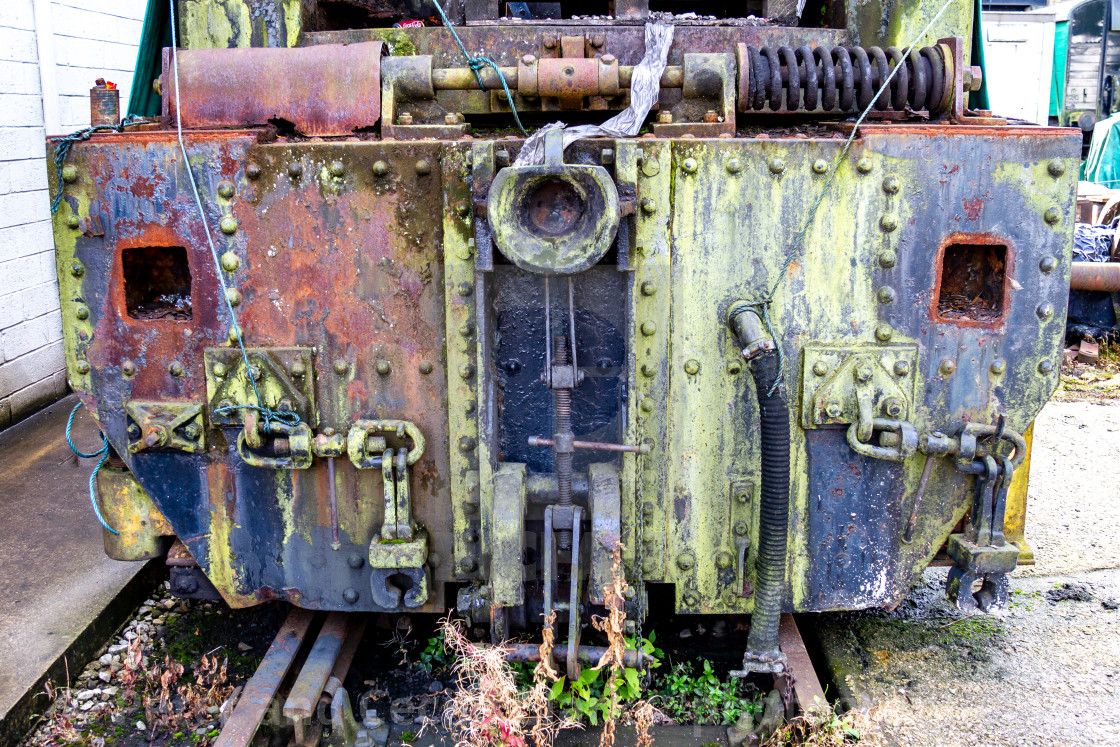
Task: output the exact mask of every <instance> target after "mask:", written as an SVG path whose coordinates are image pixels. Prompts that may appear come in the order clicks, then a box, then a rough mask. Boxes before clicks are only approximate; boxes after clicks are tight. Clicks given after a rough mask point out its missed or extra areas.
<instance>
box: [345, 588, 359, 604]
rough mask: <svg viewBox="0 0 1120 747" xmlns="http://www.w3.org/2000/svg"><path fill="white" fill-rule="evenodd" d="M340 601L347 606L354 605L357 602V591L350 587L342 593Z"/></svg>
mask: <svg viewBox="0 0 1120 747" xmlns="http://www.w3.org/2000/svg"><path fill="white" fill-rule="evenodd" d="M342 599H343V601H345V602H346V603H347V604H354V603H356V602H357V601H358V590H357V589H355V588H353V587H351V588H348V589H346V590H345V591H343V592H342Z"/></svg>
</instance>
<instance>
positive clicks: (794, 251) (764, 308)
mask: <svg viewBox="0 0 1120 747" xmlns="http://www.w3.org/2000/svg"><path fill="white" fill-rule="evenodd" d="M952 2H953V0H945V3H944V4H943V5H942V6H941V9H940V10H938V11H937V13H936V14H935V15H934V16H933V18H931V19H930V20H929V23H927V24H926V25H925V28H923V29H922V30H921V31H919V32H918V34H917V35H916V36H915V37H914V40H913V41H911V42H910V45H909V46H908V47H906V51H905V52H903V53H902V59H903V62H902V63H900V64H901V65H905V64H906V62H905V60H907V59H909V57H910V53H911V52H912V51H914V47H915V46H917V44H918V42H919V41H921V39H922V37H924V36H925V35H926V33H927V32H928V31H929V30H930V29H931V28H933V24H934V23H936V22H937V19H938V18H940V17H941V16H942V14H943V13H944V12H945V11H946V10H948V9H949V5H950V4H951V3H952ZM898 68H899V65H895V66H894V67H893V68H891V71H890V73H889V74H888V75H887V77H886V78H884V79H883V83H882V85H880V86H879V90H878V91H876V92H875V95H874V96H872V97H871V103H869V104H868V105H867V108H865V109H864V110H863V111H862V112H861V113H860V115H859V118H858V119H857V120H856V123H855V124H854V125H853V126H852V132H851V134H849V135H848V139H847V140H845V141H844V146H843V147H842V148H841V149H840V153H838V154H837V156H836V158H835V160H833V162H832V167H831V168H829V170H828V176H827V177H826V178H825V182H824V187H822V188H821V193H820V195H819V196H818V197H817V199H816V201H815V202H814V203H813V207H812V208H811V209H810V210H809V216H808V217H807V218H806V219H805V223H804V224H803V225H802V226H801V230H800V231H798V232H797V235H796V236H794V238H793V244H792V247H791V249H790V251H789V253H788V254H787V255H786V260H785V262H784V263H782V269H781V272H779V273H778V277H777V278H775V280H774V284H773V285H772V286H771V287H770V292H769V293H767V294H766V297H765V298H764V299H763V300H762V301H759V302H756V303H751V304H748V307H749V308H751V309H754V310H755V313H757V314H758V315H759V316H760V317H761V318H762V321H763V323H764V324H765V325H766V331H767V332H769V333H770V336H771V337H773V339H774V345H775V347H776V348H777V350H778V378H777V379H776V380H775V381H774V386H772V387H770V391H769V392H767V394H766V396H767V397H769V396H771V395H772V394H773V393H774V392H775V391H776V390H777V388H778V386H779V384H781V383H782V381H783V378H784V374H785V356H784V355H783V354H782V344H781V342H780V341H779V340H778V337H777V335H775V334H774V327H773V324H772V322H771V320H770V307H771V306H772V305H773V303H774V296H775V295H777V293H778V289H779V288H780V287H781V285H782V281H784V280H785V278H786V274H787V272H788V271H789V267H790V265H791V264H793V260H794V259H796V258H797V257H798V256H800V254H801V250H802V249H803V248H804V245H805V236H806V235H807V234H808V233H809V228H810V226H811V225H812V223H813V218H815V217H816V215H817V211H818V210H819V209H820V206H821V203H823V202H824V198H825V197H826V196H827V195H828V190H829V187H831V186H832V182H833V181H835V179H836V173H837V172H838V171H839V170H840V165H841V164H842V163H843V162H844V157H845V156H847V155H848V151H849V150H851V147H852V141H854V140H855V138H856V134H857V133H858V132H859V126H860V125H861V124H863V120H864V119H866V117H867V115H868V114H870V113H871V109H872V108H873V107H874V106H875V102H876V101H878V100H879V97H880V96H881V95H882V94H883V93H884V92H885V91H886V90H887V87H888V86H889V85H890V83H891V80H892V79H893V78H894V76H895V73H897V72H898Z"/></svg>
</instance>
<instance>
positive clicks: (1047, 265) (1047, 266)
mask: <svg viewBox="0 0 1120 747" xmlns="http://www.w3.org/2000/svg"><path fill="white" fill-rule="evenodd" d="M1057 267H1058V259H1057V257H1052V256H1046V257H1043V258H1042V259H1040V260H1039V261H1038V269H1039V270H1041V271H1042V272H1044V273H1046V274H1047V275H1049V274H1050V273H1052V272H1053V271H1054V270H1055V269H1057Z"/></svg>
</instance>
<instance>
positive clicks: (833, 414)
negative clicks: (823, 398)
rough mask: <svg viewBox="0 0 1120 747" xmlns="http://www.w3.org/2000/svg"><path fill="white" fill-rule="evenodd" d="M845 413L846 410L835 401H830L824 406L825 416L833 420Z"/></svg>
mask: <svg viewBox="0 0 1120 747" xmlns="http://www.w3.org/2000/svg"><path fill="white" fill-rule="evenodd" d="M843 413H844V408H843V407H841V406H840V403H839V402H838V401H836V400H834V399H830V400H829V401H828V404H826V405H825V406H824V414H825V415H827V416H828V417H830V418H832V419H833V420H835V419H836V418H838V417H840V416H841V415H842V414H843Z"/></svg>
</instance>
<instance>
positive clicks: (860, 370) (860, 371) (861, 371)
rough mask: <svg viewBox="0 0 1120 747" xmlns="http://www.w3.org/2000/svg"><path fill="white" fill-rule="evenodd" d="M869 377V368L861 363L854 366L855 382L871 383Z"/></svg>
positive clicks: (870, 372) (870, 373) (870, 374)
mask: <svg viewBox="0 0 1120 747" xmlns="http://www.w3.org/2000/svg"><path fill="white" fill-rule="evenodd" d="M871 376H872V371H871V366H869V365H867V364H866V363H861V364H860V365H858V366H856V370H855V377H856V381H871Z"/></svg>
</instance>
